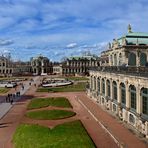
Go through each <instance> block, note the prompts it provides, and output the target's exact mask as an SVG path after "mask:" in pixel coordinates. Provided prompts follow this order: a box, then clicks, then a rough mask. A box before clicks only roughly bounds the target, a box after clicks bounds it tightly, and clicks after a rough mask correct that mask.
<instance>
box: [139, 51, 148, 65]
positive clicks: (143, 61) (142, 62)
mask: <svg viewBox="0 0 148 148" xmlns="http://www.w3.org/2000/svg"><path fill="white" fill-rule="evenodd" d="M146 63H147V56H146V54H145V53H141V54H140V65H141V66H145V64H146Z"/></svg>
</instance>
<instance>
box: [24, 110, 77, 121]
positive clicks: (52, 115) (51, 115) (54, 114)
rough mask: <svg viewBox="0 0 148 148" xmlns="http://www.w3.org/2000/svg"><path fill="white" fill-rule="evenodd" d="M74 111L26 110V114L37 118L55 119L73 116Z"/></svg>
mask: <svg viewBox="0 0 148 148" xmlns="http://www.w3.org/2000/svg"><path fill="white" fill-rule="evenodd" d="M75 114H76V113H74V112H72V111H66V110H41V111H31V112H27V113H26V116H27V117H29V118H33V119H39V120H57V119H64V118H68V117H72V116H74V115H75Z"/></svg>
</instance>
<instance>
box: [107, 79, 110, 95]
mask: <svg viewBox="0 0 148 148" xmlns="http://www.w3.org/2000/svg"><path fill="white" fill-rule="evenodd" d="M107 96H109V97H110V81H109V80H107Z"/></svg>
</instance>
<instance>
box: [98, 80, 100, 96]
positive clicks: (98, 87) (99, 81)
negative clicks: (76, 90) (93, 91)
mask: <svg viewBox="0 0 148 148" xmlns="http://www.w3.org/2000/svg"><path fill="white" fill-rule="evenodd" d="M98 93H100V79H99V78H98Z"/></svg>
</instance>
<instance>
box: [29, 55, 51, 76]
mask: <svg viewBox="0 0 148 148" xmlns="http://www.w3.org/2000/svg"><path fill="white" fill-rule="evenodd" d="M31 66H32V71H33V74H34V75H47V74H48V73H52V63H51V62H50V61H49V59H48V58H47V57H44V56H42V55H39V56H37V57H34V58H32V60H31Z"/></svg>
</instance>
